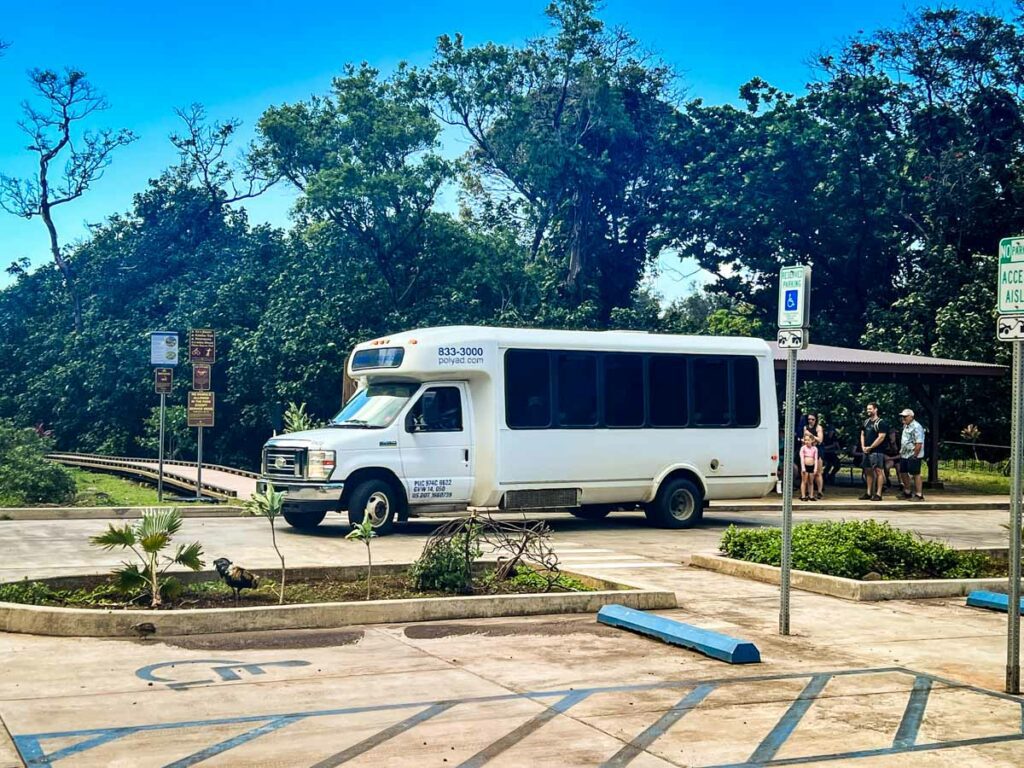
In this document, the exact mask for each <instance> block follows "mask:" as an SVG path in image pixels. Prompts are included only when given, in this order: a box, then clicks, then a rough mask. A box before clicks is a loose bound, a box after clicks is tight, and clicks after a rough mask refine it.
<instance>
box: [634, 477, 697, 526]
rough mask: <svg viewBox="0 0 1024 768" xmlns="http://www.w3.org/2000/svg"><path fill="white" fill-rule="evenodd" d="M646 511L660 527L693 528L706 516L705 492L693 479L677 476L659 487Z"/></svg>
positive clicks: (648, 517)
mask: <svg viewBox="0 0 1024 768" xmlns="http://www.w3.org/2000/svg"><path fill="white" fill-rule="evenodd" d="M644 512H645V513H646V515H647V519H648V520H650V521H651V522H652V523H654V524H655V525H657V526H658V527H659V528H692V527H693V526H695V525H697V524H699V523H700V521H701V519H702V518H703V517H704V494H702V493H701V491H700V488H699V487H698V486H697V485H696V484H695V483H694V482H693V481H691V480H687V479H686V478H685V477H677V478H676V479H675V480H669V481H668V482H667V483H665V484H663V485H662V486H661V488H659V489H658V495H657V496H655V498H654V501H652V502H651V503H650V504H648V505H647V506H646V507H645V509H644Z"/></svg>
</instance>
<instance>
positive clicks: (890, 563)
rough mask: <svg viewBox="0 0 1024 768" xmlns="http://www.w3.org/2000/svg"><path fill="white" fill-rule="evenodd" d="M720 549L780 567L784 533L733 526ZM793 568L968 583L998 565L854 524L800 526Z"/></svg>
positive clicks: (884, 527) (883, 527) (884, 526)
mask: <svg viewBox="0 0 1024 768" xmlns="http://www.w3.org/2000/svg"><path fill="white" fill-rule="evenodd" d="M720 549H721V551H722V552H723V553H725V554H726V555H728V556H729V557H734V558H736V559H738V560H746V561H748V562H752V563H763V564H765V565H775V566H778V565H781V562H782V531H781V530H779V529H778V528H745V529H740V528H736V527H735V526H729V528H728V529H727V530H726V532H725V534H724V535H723V536H722V542H721V544H720ZM793 567H794V568H795V569H797V570H801V571H811V572H813V573H824V574H827V575H829V576H842V577H845V578H849V579H861V578H863V577H864V576H865V575H866V574H868V573H871V572H874V573H877V574H879V575H880V576H881V577H882V578H883V579H939V578H950V579H962V578H980V577H982V576H985V575H988V572H989V571H990V570H991V568H992V564H991V561H990V560H989V559H988V558H987V557H985V556H984V555H981V554H978V553H973V552H958V551H957V550H955V549H953V548H952V547H949V546H947V545H945V544H942V543H940V542H937V541H925V540H923V539H921V538H920V537H919V536H917V535H915V534H913V533H910V532H909V531H901V530H899V529H897V528H893V527H892V526H891V525H889V523H885V522H879V521H877V520H848V521H843V522H827V523H800V524H799V525H797V526H794V528H793Z"/></svg>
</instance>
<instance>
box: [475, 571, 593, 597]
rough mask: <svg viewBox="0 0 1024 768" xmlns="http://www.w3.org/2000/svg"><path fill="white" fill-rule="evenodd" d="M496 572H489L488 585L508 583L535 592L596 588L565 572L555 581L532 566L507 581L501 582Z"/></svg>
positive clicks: (496, 585) (578, 590) (576, 590)
mask: <svg viewBox="0 0 1024 768" xmlns="http://www.w3.org/2000/svg"><path fill="white" fill-rule="evenodd" d="M496 576H497V574H496V572H494V571H492V572H491V573H490V574H488V577H487V578H485V579H484V582H485V584H487V586H494V587H498V588H500V587H501V586H502V585H508V586H511V587H514V588H525V589H531V590H533V591H534V592H551V591H552V590H556V591H558V590H564V591H566V592H593V591H594V588H593V587H589V586H587V585H586V584H584V583H583V582H582V581H580V580H579V579H577V578H575V577H573V576H566V575H565V574H564V573H560V574H558V576H557V577H556V578H555V580H554V581H551V579H549V578H546V577H545V576H543V575H541V574H539V573H537V572H536V571H535V570H533V569H531V568H521V569H519V571H518V573H516V575H515V576H513V577H512V578H510V579H507V580H506V581H505V582H501V581H499V580H498V579H497V578H496Z"/></svg>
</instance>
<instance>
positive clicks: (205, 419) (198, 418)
mask: <svg viewBox="0 0 1024 768" xmlns="http://www.w3.org/2000/svg"><path fill="white" fill-rule="evenodd" d="M213 408H214V397H213V392H189V393H188V425H189V426H190V427H212V426H213V423H214V419H213Z"/></svg>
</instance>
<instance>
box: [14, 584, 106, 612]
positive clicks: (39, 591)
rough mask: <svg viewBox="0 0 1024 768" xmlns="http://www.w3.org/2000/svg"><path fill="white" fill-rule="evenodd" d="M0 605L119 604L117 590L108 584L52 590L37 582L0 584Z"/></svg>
mask: <svg viewBox="0 0 1024 768" xmlns="http://www.w3.org/2000/svg"><path fill="white" fill-rule="evenodd" d="M0 603H21V604H22V605H75V606H81V605H111V604H120V601H119V600H118V593H117V590H116V589H115V588H114V587H112V586H111V585H110V584H100V585H98V586H96V587H93V588H92V589H54V588H53V587H49V586H47V585H46V584H43V583H42V582H38V581H28V580H25V581H17V582H13V583H11V584H0Z"/></svg>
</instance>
